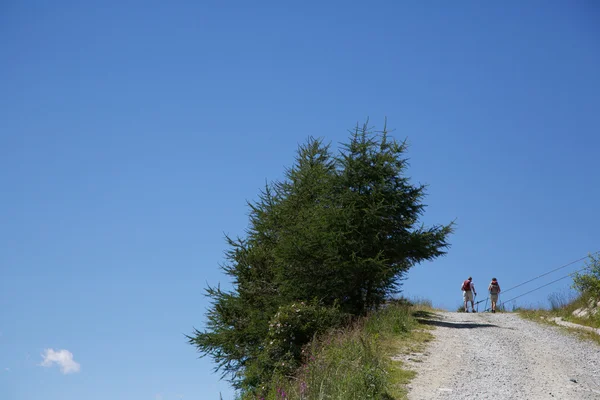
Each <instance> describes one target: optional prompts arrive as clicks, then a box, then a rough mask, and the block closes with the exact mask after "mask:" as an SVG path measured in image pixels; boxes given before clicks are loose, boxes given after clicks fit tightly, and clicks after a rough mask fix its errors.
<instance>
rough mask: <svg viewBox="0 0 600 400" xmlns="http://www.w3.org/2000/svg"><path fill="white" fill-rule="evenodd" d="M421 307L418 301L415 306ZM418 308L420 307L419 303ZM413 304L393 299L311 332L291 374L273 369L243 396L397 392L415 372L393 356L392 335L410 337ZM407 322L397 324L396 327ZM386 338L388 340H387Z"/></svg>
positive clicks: (276, 398) (307, 398)
mask: <svg viewBox="0 0 600 400" xmlns="http://www.w3.org/2000/svg"><path fill="white" fill-rule="evenodd" d="M420 308H422V307H420ZM420 308H419V309H420ZM415 309H416V308H415V307H414V306H411V305H409V304H408V303H395V304H392V305H390V306H389V307H386V308H384V309H382V310H379V311H376V312H374V313H371V314H369V315H368V316H367V317H365V318H361V319H359V320H357V321H355V322H354V323H353V324H351V325H349V326H347V327H345V328H343V329H338V330H334V331H330V332H328V333H327V334H324V335H322V336H319V337H315V338H314V339H313V340H312V341H311V342H310V343H309V344H308V345H306V346H305V347H304V348H303V350H302V356H303V357H302V364H301V366H300V367H299V368H298V369H297V370H296V372H295V374H294V375H287V376H284V375H281V374H276V375H274V376H273V379H272V380H271V381H270V382H269V383H267V384H266V385H265V391H264V392H263V393H260V394H258V395H248V394H247V395H245V396H243V397H242V398H243V399H253V400H254V399H265V400H283V399H287V400H292V399H294V400H295V399H299V400H300V399H301V400H322V399H382V400H388V399H393V398H398V395H399V394H400V393H403V391H404V390H403V385H404V384H405V383H406V382H407V379H410V377H411V376H413V375H414V373H412V372H411V371H406V370H403V369H402V368H401V366H400V365H399V364H398V363H396V362H393V361H392V360H391V358H390V356H391V355H392V354H396V353H397V352H398V351H399V345H398V343H397V340H398V339H399V338H402V340H403V342H402V343H404V345H405V346H408V347H411V346H418V343H417V344H415V343H412V342H411V338H410V337H409V332H412V330H413V329H414V328H416V327H417V326H418V323H417V321H416V318H415V317H414V316H413V315H412V314H413V313H414V311H415ZM399 326H401V327H406V329H407V330H406V331H405V330H404V328H402V329H400V330H399V329H398V327H399ZM390 342H392V343H393V345H391V346H390Z"/></svg>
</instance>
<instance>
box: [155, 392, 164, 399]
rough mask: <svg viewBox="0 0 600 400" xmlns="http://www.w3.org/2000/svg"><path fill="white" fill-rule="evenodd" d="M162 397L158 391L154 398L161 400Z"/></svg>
mask: <svg viewBox="0 0 600 400" xmlns="http://www.w3.org/2000/svg"><path fill="white" fill-rule="evenodd" d="M162 398H163V397H162V395H161V394H160V393H157V394H156V397H155V399H156V400H162Z"/></svg>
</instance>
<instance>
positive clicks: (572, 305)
mask: <svg viewBox="0 0 600 400" xmlns="http://www.w3.org/2000/svg"><path fill="white" fill-rule="evenodd" d="M586 266H587V269H586V270H585V271H583V272H582V273H576V274H574V275H573V286H572V287H573V289H575V290H576V291H577V295H576V296H573V297H570V296H568V295H560V294H553V295H551V296H550V298H549V299H548V300H549V301H550V306H551V307H550V309H533V308H517V309H516V310H515V311H518V312H519V314H520V315H521V316H522V317H524V318H527V319H530V320H533V321H536V322H543V323H548V324H555V322H554V319H555V318H561V319H562V320H563V321H567V322H572V323H575V324H578V325H583V326H589V327H592V328H596V329H600V307H599V306H598V303H599V302H600V259H599V257H598V256H597V255H590V256H589V260H588V262H587V263H586ZM576 311H579V312H576ZM581 311H583V313H582V312H581ZM567 329H570V330H571V331H573V332H577V333H578V334H580V335H581V336H584V337H586V338H589V339H591V340H593V341H596V342H598V343H600V335H598V334H596V333H593V332H589V331H585V330H578V329H572V328H567Z"/></svg>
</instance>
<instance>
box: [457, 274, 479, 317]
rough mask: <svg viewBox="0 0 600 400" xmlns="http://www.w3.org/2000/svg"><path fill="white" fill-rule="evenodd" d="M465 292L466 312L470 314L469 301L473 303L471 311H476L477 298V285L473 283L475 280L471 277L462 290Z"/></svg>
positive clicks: (464, 283)
mask: <svg viewBox="0 0 600 400" xmlns="http://www.w3.org/2000/svg"><path fill="white" fill-rule="evenodd" d="M460 289H461V290H462V291H463V299H464V301H465V312H469V306H468V304H469V301H470V302H471V310H472V311H473V312H477V311H475V297H474V296H473V295H475V296H477V291H476V290H475V284H474V283H473V278H472V277H469V278H468V279H467V280H466V281H464V282H463V284H462V286H461V288H460Z"/></svg>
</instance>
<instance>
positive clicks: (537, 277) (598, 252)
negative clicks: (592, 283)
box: [503, 251, 600, 293]
mask: <svg viewBox="0 0 600 400" xmlns="http://www.w3.org/2000/svg"><path fill="white" fill-rule="evenodd" d="M596 254H600V251H597V252H595V253H590V254H588V255H587V256H585V257H582V258H580V259H579V260H575V261H571V262H570V263H568V264H565V265H563V266H562V267H558V268H555V269H553V270H552V271H549V272H546V273H544V274H542V275H539V276H536V277H535V278H533V279H530V280H528V281H526V282H523V283H520V284H518V285H517V286H513V287H511V288H510V289H506V290H504V291H503V292H504V293H506V292H509V291H511V290H513V289H516V288H518V287H520V286H523V285H525V284H527V283H529V282H532V281H535V280H536V279H539V278H541V277H542V276H546V275H549V274H551V273H553V272H556V271H558V270H559V269H563V268H566V267H568V266H569V265H573V264H575V263H578V262H580V261H583V260H585V259H586V258H589V257H590V256H593V255H596Z"/></svg>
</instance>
